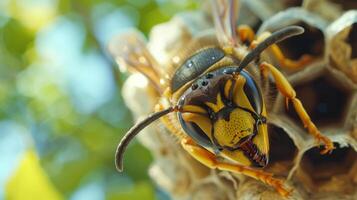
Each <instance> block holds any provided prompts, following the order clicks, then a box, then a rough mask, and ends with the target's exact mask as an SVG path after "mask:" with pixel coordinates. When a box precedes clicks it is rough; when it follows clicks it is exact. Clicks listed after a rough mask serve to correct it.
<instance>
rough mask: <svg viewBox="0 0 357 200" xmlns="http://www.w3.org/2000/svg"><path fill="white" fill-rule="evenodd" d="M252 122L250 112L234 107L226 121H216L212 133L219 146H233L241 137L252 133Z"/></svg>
mask: <svg viewBox="0 0 357 200" xmlns="http://www.w3.org/2000/svg"><path fill="white" fill-rule="evenodd" d="M254 123H255V121H254V119H253V117H252V116H251V114H250V113H248V112H246V111H244V110H241V109H235V110H233V111H232V112H231V113H230V114H229V120H228V121H226V120H225V119H218V120H217V121H216V123H215V124H214V133H213V134H214V136H215V138H216V140H217V142H218V143H219V144H220V145H221V146H229V147H235V146H236V144H237V143H238V142H239V141H240V140H241V139H242V138H244V137H245V136H248V135H250V134H252V133H253V130H254Z"/></svg>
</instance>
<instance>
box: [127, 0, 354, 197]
mask: <svg viewBox="0 0 357 200" xmlns="http://www.w3.org/2000/svg"><path fill="white" fill-rule="evenodd" d="M336 2H339V4H337V3H336ZM291 6H294V7H293V8H289V7H291ZM241 7H242V8H241V10H242V12H241V13H240V18H239V22H238V23H240V24H243V23H244V24H248V25H250V26H251V27H254V29H255V30H256V31H257V32H258V33H261V32H263V31H274V30H278V29H279V28H282V27H284V26H287V25H300V26H303V27H304V28H305V30H306V31H305V33H304V34H303V35H301V36H297V37H294V38H290V39H288V40H286V41H284V42H282V43H280V44H279V46H280V48H281V49H282V50H283V51H284V53H285V54H286V55H287V57H288V58H291V59H297V58H299V57H300V56H301V55H302V54H303V53H309V54H311V55H313V56H315V58H316V59H315V60H314V62H312V63H310V64H309V65H308V66H305V67H304V68H302V69H299V70H285V71H283V72H284V73H285V75H287V77H288V79H289V81H290V82H291V83H292V85H293V87H294V88H295V90H296V92H297V96H298V97H299V98H300V99H301V101H302V103H303V104H304V106H305V108H306V109H307V111H308V113H309V114H310V116H311V117H312V120H313V121H314V122H315V123H316V125H317V127H318V128H319V129H320V130H321V132H323V133H324V134H325V135H327V136H329V137H330V138H331V139H332V140H333V141H334V143H335V146H336V149H335V150H334V151H333V152H332V154H330V155H327V156H323V155H320V154H319V149H318V148H317V147H316V146H315V145H314V140H313V138H312V137H311V136H310V135H308V134H307V132H306V130H305V129H304V128H303V127H302V123H301V122H300V120H299V119H298V117H297V115H296V114H295V112H294V108H293V106H290V109H286V108H285V102H284V99H283V97H282V96H281V95H280V94H278V93H277V92H274V91H272V95H273V96H274V99H275V101H274V105H273V109H272V111H271V112H270V113H269V120H270V124H269V129H270V130H269V134H270V141H271V152H270V157H271V161H270V164H269V166H268V168H267V169H266V170H267V171H270V172H273V173H274V174H275V175H276V176H277V177H281V178H283V179H286V180H287V181H288V184H289V185H290V186H291V187H293V188H294V192H293V194H292V196H291V199H357V11H356V10H351V11H346V10H349V9H353V8H356V5H355V4H353V3H351V2H350V1H309V0H305V1H283V0H281V1H261V0H252V1H243V4H242V6H241ZM262 9H264V10H265V11H264V12H262V11H261V10H262ZM323 9H325V10H323ZM278 11H280V12H278ZM209 19H210V17H209V12H204V11H196V12H190V13H180V14H178V15H177V16H175V17H174V18H173V19H172V20H171V21H169V22H167V23H164V24H160V25H157V26H156V27H154V28H153V30H152V32H151V34H150V40H149V43H148V47H149V49H150V50H151V52H152V53H153V55H154V56H155V57H156V58H157V60H158V61H159V62H161V63H162V64H164V63H165V62H168V61H169V60H170V58H171V55H172V53H173V52H174V50H172V51H171V52H170V50H171V49H173V48H168V47H172V46H173V42H174V46H175V48H182V47H184V45H185V43H186V42H187V41H189V40H190V38H192V37H193V36H195V35H197V34H200V33H201V32H202V31H207V30H210V29H212V27H213V25H212V22H211V21H210V20H209ZM163 33H165V35H166V36H165V37H163V35H162V34H163ZM171 33H172V34H171ZM262 59H264V60H267V61H269V62H271V63H273V64H275V65H276V66H278V67H279V63H278V62H277V61H276V60H274V58H273V57H272V56H271V54H270V52H269V51H266V52H264V53H263V55H262ZM163 66H165V65H163ZM139 79H141V81H140V80H139ZM138 80H139V81H138ZM147 85H148V83H147V82H145V80H143V77H142V76H140V75H138V74H133V75H131V76H130V77H129V78H128V79H127V80H126V82H125V84H124V87H123V97H124V100H125V102H126V104H127V106H128V107H129V108H130V109H131V110H132V112H133V114H134V117H135V118H140V117H143V116H146V115H147V114H148V113H149V112H150V110H151V109H152V108H153V106H154V104H155V97H152V96H151V93H150V91H149V90H148V88H147ZM148 99H149V101H148ZM139 139H140V141H141V142H142V143H143V144H144V145H145V146H146V147H147V148H149V149H150V151H151V152H152V153H153V155H154V162H153V164H152V165H151V167H150V169H149V173H150V176H151V177H152V179H153V180H154V181H155V182H156V183H157V184H158V186H159V187H161V188H163V189H164V190H165V191H167V192H168V193H170V195H171V197H172V198H173V199H180V200H181V199H182V200H185V199H207V200H210V199H212V200H220V199H222V200H223V199H228V200H233V199H239V200H243V199H283V198H282V197H280V196H279V195H278V194H277V193H276V192H275V191H274V190H273V189H272V188H270V187H269V186H266V185H264V184H262V183H260V182H258V181H255V180H253V179H250V178H247V177H245V176H242V175H235V174H231V173H228V172H223V171H219V170H210V169H208V168H206V167H204V166H203V165H201V164H200V163H198V162H197V161H195V160H194V159H192V158H191V157H190V156H189V155H188V154H187V153H186V152H184V151H183V150H182V149H181V146H180V145H179V143H178V142H177V141H176V140H175V138H173V137H172V136H171V135H170V134H169V133H167V130H166V129H165V127H163V126H162V125H161V124H160V123H159V122H158V123H156V126H151V127H148V128H147V129H145V130H144V133H142V134H141V135H140V136H139Z"/></svg>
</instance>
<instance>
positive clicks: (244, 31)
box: [236, 25, 255, 44]
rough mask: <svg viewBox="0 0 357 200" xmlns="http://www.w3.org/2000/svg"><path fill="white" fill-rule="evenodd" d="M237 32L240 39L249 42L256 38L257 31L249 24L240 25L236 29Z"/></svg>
mask: <svg viewBox="0 0 357 200" xmlns="http://www.w3.org/2000/svg"><path fill="white" fill-rule="evenodd" d="M236 33H237V35H238V36H239V39H240V41H242V42H243V43H244V42H249V44H250V43H251V42H252V41H253V40H254V38H255V33H254V31H253V29H252V28H251V27H250V26H248V25H240V26H238V27H237V29H236Z"/></svg>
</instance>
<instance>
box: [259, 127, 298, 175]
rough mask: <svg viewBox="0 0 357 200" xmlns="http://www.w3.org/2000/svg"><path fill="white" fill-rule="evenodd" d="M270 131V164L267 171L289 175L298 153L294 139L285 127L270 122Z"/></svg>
mask: <svg viewBox="0 0 357 200" xmlns="http://www.w3.org/2000/svg"><path fill="white" fill-rule="evenodd" d="M268 132H269V142H270V151H269V165H268V167H267V169H266V170H267V171H269V172H272V173H274V174H277V175H283V176H287V175H288V173H289V171H290V169H291V168H292V167H293V165H294V159H295V157H296V155H297V153H298V149H297V147H296V146H295V143H294V141H293V140H292V139H291V138H290V137H289V135H288V134H287V133H286V132H285V131H284V129H282V128H280V127H278V126H276V125H274V124H268Z"/></svg>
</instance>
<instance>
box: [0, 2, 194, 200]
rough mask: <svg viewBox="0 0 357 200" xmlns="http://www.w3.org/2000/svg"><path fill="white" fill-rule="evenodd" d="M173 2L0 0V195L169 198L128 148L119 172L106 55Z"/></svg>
mask: <svg viewBox="0 0 357 200" xmlns="http://www.w3.org/2000/svg"><path fill="white" fill-rule="evenodd" d="M195 8H197V5H196V4H195V3H194V2H192V1H187V0H184V1H175V0H156V1H150V0H127V1H124V0H108V1H101V0H0V199H10V200H20V199H21V200H23V199H36V200H40V199H46V200H48V199H51V200H52V199H71V200H79V199H85V200H91V199H93V200H101V199H120V200H126V199H130V200H135V199H145V200H146V199H169V196H168V195H167V194H165V192H164V191H161V190H160V189H159V188H157V187H156V186H155V185H154V184H153V183H152V182H151V181H150V179H149V177H148V175H147V168H148V166H149V164H150V161H151V157H150V153H149V152H148V151H147V150H146V149H145V148H144V147H142V146H141V145H140V144H139V143H137V142H135V143H134V144H133V145H131V147H130V148H129V149H128V152H127V154H126V157H127V158H128V159H126V161H127V163H126V171H125V173H121V174H119V173H118V172H116V170H115V166H114V152H115V148H116V145H117V142H118V141H119V139H120V138H121V137H122V135H123V134H124V132H125V131H126V130H127V129H128V128H130V126H131V125H132V123H133V121H132V118H131V117H128V116H131V115H130V111H129V110H128V109H127V108H126V107H125V105H124V103H123V101H122V98H121V96H120V95H121V92H120V88H121V85H122V83H123V81H124V80H125V76H126V75H123V74H120V73H119V72H118V70H117V66H116V64H115V63H114V62H113V59H112V58H111V57H110V56H109V54H108V52H107V49H106V47H107V44H108V42H109V40H110V38H111V37H112V36H114V35H116V34H118V33H120V32H123V31H125V30H126V29H128V28H130V27H137V28H138V29H139V30H141V31H142V32H143V33H144V34H145V35H147V34H148V33H149V31H150V29H151V27H152V26H154V25H155V24H158V23H161V22H164V21H167V20H168V19H170V17H172V15H174V14H175V13H177V12H180V11H185V10H189V9H195Z"/></svg>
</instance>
